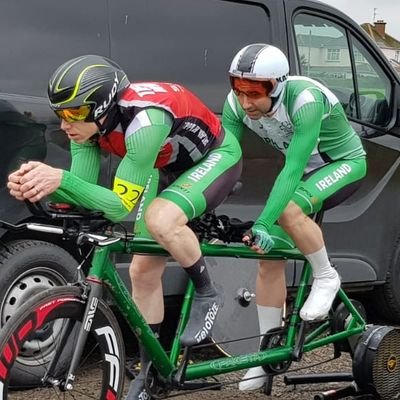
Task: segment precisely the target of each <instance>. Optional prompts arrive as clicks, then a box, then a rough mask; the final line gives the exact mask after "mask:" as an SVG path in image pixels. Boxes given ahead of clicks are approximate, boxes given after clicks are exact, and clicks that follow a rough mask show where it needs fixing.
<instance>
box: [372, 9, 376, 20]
mask: <svg viewBox="0 0 400 400" xmlns="http://www.w3.org/2000/svg"><path fill="white" fill-rule="evenodd" d="M376 10H377V8H374V16H373V18H372V22H373V23H375V21H376Z"/></svg>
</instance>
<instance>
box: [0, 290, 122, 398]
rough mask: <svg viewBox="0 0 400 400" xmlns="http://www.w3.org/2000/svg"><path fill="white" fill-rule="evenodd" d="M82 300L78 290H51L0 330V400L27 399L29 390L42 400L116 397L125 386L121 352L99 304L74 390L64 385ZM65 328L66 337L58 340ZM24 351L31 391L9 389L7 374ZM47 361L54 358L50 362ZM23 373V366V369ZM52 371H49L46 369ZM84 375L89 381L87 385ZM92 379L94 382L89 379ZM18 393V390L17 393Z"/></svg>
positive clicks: (115, 329) (110, 317)
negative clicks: (31, 364) (28, 361)
mask: <svg viewBox="0 0 400 400" xmlns="http://www.w3.org/2000/svg"><path fill="white" fill-rule="evenodd" d="M85 306H86V303H85V300H84V299H82V296H81V289H80V288H77V287H72V286H67V287H56V288H53V289H50V290H47V291H45V292H43V293H41V294H38V295H36V296H35V297H33V298H32V299H31V300H30V301H29V302H28V303H26V304H25V305H24V306H23V307H21V309H20V310H18V312H17V313H16V314H15V315H14V316H13V317H12V318H11V319H10V320H9V321H8V322H7V323H6V324H5V325H4V326H3V328H2V330H1V331H0V399H2V400H6V399H8V400H19V399H25V398H27V397H28V396H29V395H30V393H31V391H34V393H35V397H37V395H38V394H39V393H40V397H41V399H42V400H50V399H55V398H63V399H69V398H70V399H78V398H79V399H82V400H83V399H86V398H87V399H99V400H111V399H118V398H120V396H121V394H122V390H123V385H124V365H125V348H124V344H123V340H122V334H121V330H120V328H119V326H118V323H117V320H116V318H115V316H114V314H113V313H112V311H111V310H110V309H109V307H108V306H107V305H106V304H105V303H104V302H102V301H99V302H98V305H97V310H96V315H95V318H94V319H93V320H92V323H91V326H90V333H91V334H90V336H89V339H88V341H87V343H86V345H85V351H84V354H83V356H82V358H81V360H80V363H79V366H78V368H77V369H76V371H75V380H74V383H73V388H71V389H68V390H66V389H65V388H64V387H63V382H65V379H66V375H67V373H68V367H69V364H70V361H71V358H72V353H73V349H74V348H75V344H76V339H77V334H78V331H79V328H80V327H81V325H82V319H83V315H84V311H85ZM66 324H69V326H70V328H71V329H70V331H69V332H70V333H69V335H68V337H67V338H66V339H65V338H64V341H62V339H63V338H62V337H63V336H65V335H62V334H61V332H64V329H65V328H64V327H65V326H66ZM27 349H29V350H30V351H29V353H30V356H32V355H34V357H35V360H36V361H37V362H36V364H35V368H32V370H31V371H30V372H31V373H32V374H33V375H34V379H33V381H34V382H41V383H40V384H36V386H35V387H34V388H32V387H31V385H29V384H28V385H27V386H26V387H23V388H21V387H20V386H19V387H13V382H12V375H13V371H15V369H17V370H18V368H21V367H22V365H21V364H22V363H23V360H22V359H21V357H20V356H19V355H20V354H22V353H24V352H26V351H27ZM52 359H57V361H56V363H52V362H51V361H52ZM23 367H24V370H25V371H26V370H27V368H26V365H24V366H23ZM49 367H51V369H52V370H51V371H49ZM88 376H90V377H92V378H91V379H90V381H88ZM93 377H94V379H93ZM21 389H23V391H21Z"/></svg>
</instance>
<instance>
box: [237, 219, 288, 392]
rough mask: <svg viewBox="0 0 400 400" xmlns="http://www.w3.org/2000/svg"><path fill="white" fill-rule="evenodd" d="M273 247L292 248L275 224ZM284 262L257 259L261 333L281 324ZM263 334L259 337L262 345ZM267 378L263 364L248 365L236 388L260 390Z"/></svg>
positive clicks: (284, 294) (258, 306)
mask: <svg viewBox="0 0 400 400" xmlns="http://www.w3.org/2000/svg"><path fill="white" fill-rule="evenodd" d="M270 233H271V236H272V237H273V239H274V242H275V247H276V248H294V247H295V245H294V243H293V241H292V239H291V238H290V237H289V236H288V235H287V233H286V232H284V231H283V230H282V228H281V227H280V226H278V225H274V226H273V227H272V229H271V232H270ZM285 266H286V261H281V260H260V261H259V266H258V273H257V278H256V303H257V315H258V324H259V328H260V335H263V334H265V333H266V332H267V331H269V330H270V329H272V328H276V327H279V326H281V325H282V314H283V305H284V303H285V300H286V277H285ZM261 340H262V337H261V338H260V344H261ZM265 381H266V374H265V371H264V370H263V368H262V367H254V368H250V369H249V370H248V371H247V372H246V374H245V375H244V376H243V378H242V381H241V382H240V383H239V390H257V389H260V388H261V387H262V386H263V385H264V383H265Z"/></svg>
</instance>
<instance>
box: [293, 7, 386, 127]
mask: <svg viewBox="0 0 400 400" xmlns="http://www.w3.org/2000/svg"><path fill="white" fill-rule="evenodd" d="M294 29H295V34H296V45H297V51H298V55H299V63H300V72H301V74H302V75H306V76H309V77H310V78H313V79H315V80H317V81H319V82H321V83H323V84H324V85H326V86H327V87H329V88H330V89H331V90H332V91H333V92H334V93H335V94H336V96H337V97H338V99H339V101H340V102H341V104H342V105H343V108H344V109H345V111H346V114H347V115H348V116H349V117H350V118H352V119H355V120H359V121H362V123H363V124H366V125H368V124H370V125H374V126H380V127H385V126H386V125H387V124H388V122H389V120H390V110H389V104H390V97H391V86H390V81H389V79H388V77H387V76H386V75H385V74H384V72H383V71H382V69H381V68H380V67H379V65H378V64H377V63H376V62H375V60H374V59H373V57H372V56H371V55H370V54H369V53H368V51H367V49H365V47H364V46H363V45H362V44H361V43H360V42H359V41H358V40H357V39H356V38H355V37H354V36H353V35H351V34H350V33H349V35H348V36H347V35H346V31H345V29H344V28H343V27H341V26H340V25H339V24H336V23H334V22H332V21H330V20H328V19H325V18H321V17H317V16H315V15H309V14H305V13H304V14H298V15H297V16H296V17H295V20H294Z"/></svg>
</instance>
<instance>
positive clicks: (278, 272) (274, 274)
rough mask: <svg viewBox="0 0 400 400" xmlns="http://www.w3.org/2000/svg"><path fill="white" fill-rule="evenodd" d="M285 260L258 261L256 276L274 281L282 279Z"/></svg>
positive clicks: (267, 280)
mask: <svg viewBox="0 0 400 400" xmlns="http://www.w3.org/2000/svg"><path fill="white" fill-rule="evenodd" d="M285 266H286V261H260V263H259V266H258V276H259V278H260V279H261V280H263V281H266V282H270V283H271V282H275V281H279V280H282V279H284V277H285Z"/></svg>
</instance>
